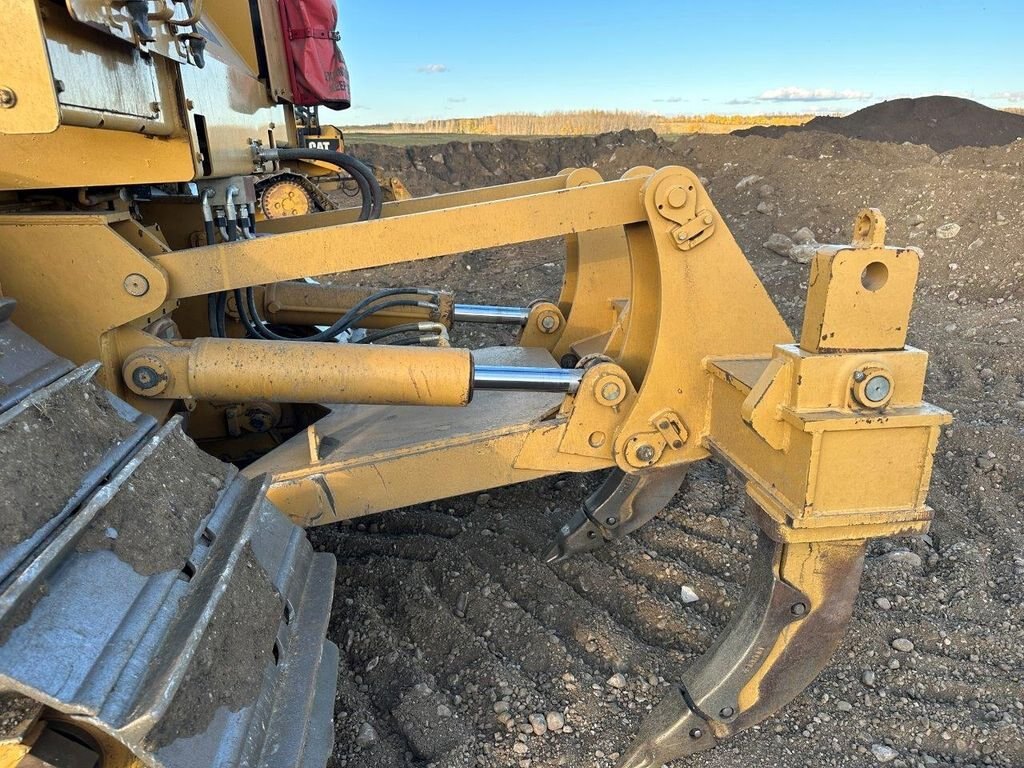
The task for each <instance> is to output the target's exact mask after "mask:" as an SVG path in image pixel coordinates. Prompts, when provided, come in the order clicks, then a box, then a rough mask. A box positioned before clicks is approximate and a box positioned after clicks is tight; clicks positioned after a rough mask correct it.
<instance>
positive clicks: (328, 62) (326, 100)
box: [279, 0, 351, 109]
mask: <svg viewBox="0 0 1024 768" xmlns="http://www.w3.org/2000/svg"><path fill="white" fill-rule="evenodd" d="M279 4H280V9H281V25H282V26H283V27H284V44H285V52H286V54H287V58H288V73H289V75H290V77H291V81H292V102H293V103H294V104H296V105H297V106H300V107H314V106H318V105H323V106H325V107H330V108H331V109H348V107H349V106H350V104H351V97H350V95H349V84H348V67H347V66H345V57H344V56H342V55H341V48H339V47H338V41H339V40H340V39H341V35H340V34H339V33H338V32H337V28H338V7H337V5H336V3H335V0H279Z"/></svg>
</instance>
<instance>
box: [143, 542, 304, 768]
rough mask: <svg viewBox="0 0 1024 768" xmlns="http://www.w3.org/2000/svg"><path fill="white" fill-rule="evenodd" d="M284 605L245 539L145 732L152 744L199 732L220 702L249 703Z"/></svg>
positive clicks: (230, 705)
mask: <svg viewBox="0 0 1024 768" xmlns="http://www.w3.org/2000/svg"><path fill="white" fill-rule="evenodd" d="M186 599H187V598H186ZM283 610H284V600H283V599H282V598H281V595H280V594H279V593H278V592H277V590H276V589H275V588H274V585H273V584H272V583H271V581H270V578H269V577H268V576H267V572H266V571H265V570H263V566H261V565H260V564H259V561H258V560H257V559H256V556H255V555H254V554H253V552H252V549H251V547H250V546H249V545H248V544H246V545H245V549H244V550H243V551H242V555H241V557H240V559H239V562H238V565H237V566H236V570H235V572H234V573H233V574H232V576H231V579H230V581H229V582H228V586H227V589H226V591H225V593H224V595H223V597H221V600H220V603H219V604H218V606H217V612H216V613H215V614H214V615H213V618H212V619H211V620H210V623H209V625H208V626H207V627H206V631H205V632H204V633H203V636H202V639H200V641H199V646H198V648H197V649H196V653H195V656H194V658H193V659H192V663H191V665H190V666H189V668H188V671H187V672H186V675H185V679H184V680H183V681H182V683H181V687H180V688H179V689H178V692H177V694H176V695H175V697H174V701H172V702H171V706H170V708H169V709H168V711H167V714H166V716H165V717H164V718H163V719H162V720H160V722H159V724H158V725H157V727H156V728H155V729H154V730H153V732H151V733H150V734H149V737H148V738H149V740H150V741H151V743H152V744H153V745H154V747H155V748H157V749H159V748H160V747H162V746H165V745H167V744H170V743H171V742H173V741H176V740H177V739H181V738H188V737H190V736H195V735H196V734H200V733H203V732H204V731H205V730H206V729H207V728H208V727H209V724H210V721H211V720H212V719H213V716H214V714H215V713H216V712H217V710H218V709H219V708H221V707H226V708H227V709H228V710H230V711H232V712H237V711H238V710H240V709H242V708H243V707H246V706H248V705H250V704H252V703H253V701H254V700H255V699H256V697H257V695H258V694H259V692H260V688H261V687H262V685H263V675H262V674H260V673H261V671H262V670H264V669H265V668H266V666H267V665H268V664H272V663H274V639H275V636H276V634H277V630H278V627H279V626H280V623H281V616H282V611H283Z"/></svg>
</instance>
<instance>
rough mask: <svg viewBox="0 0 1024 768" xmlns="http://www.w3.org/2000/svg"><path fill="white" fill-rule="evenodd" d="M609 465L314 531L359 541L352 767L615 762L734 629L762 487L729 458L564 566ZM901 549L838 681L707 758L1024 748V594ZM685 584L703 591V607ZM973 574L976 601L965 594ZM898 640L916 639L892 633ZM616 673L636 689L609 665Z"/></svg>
mask: <svg viewBox="0 0 1024 768" xmlns="http://www.w3.org/2000/svg"><path fill="white" fill-rule="evenodd" d="M594 482H595V479H593V478H590V479H586V478H584V479H580V478H572V477H570V478H566V479H562V480H557V481H556V480H549V481H540V482H537V483H531V484H527V485H523V486H520V487H517V488H509V489H502V490H497V491H494V492H492V493H491V494H487V495H486V496H484V497H480V498H473V497H466V498H460V499H455V500H451V501H450V502H443V503H440V504H435V505H431V506H429V507H425V508H420V509H416V510H406V511H397V512H393V513H389V514H385V515H383V516H380V517H377V518H371V519H369V520H367V521H360V522H358V523H357V524H355V525H353V526H351V527H345V528H341V527H333V528H327V529H318V530H316V531H313V532H311V536H312V539H313V542H314V545H315V546H316V547H317V548H320V549H326V550H329V551H332V552H334V553H336V554H337V556H338V558H339V576H338V593H337V596H336V600H335V609H334V616H333V620H332V625H331V636H332V637H333V638H334V639H335V641H336V642H338V643H339V645H341V647H342V673H341V676H340V680H339V707H340V711H339V722H338V729H339V733H338V740H337V747H336V751H335V755H334V760H333V761H332V765H336V766H342V765H345V766H376V765H395V766H398V765H426V764H435V765H444V766H447V765H451V766H456V765H480V766H507V765H527V764H529V765H531V766H549V765H550V766H555V765H573V766H576V765H597V766H610V765H613V764H614V762H615V759H616V757H617V756H618V753H619V752H620V751H621V750H623V749H624V747H625V746H626V744H627V743H628V740H629V738H630V736H631V734H632V733H633V732H634V731H635V729H636V727H637V726H638V725H639V723H640V721H641V720H642V718H643V716H644V714H645V713H646V712H647V710H648V708H649V707H650V706H651V705H652V704H654V703H655V702H656V701H657V700H658V699H659V698H660V695H661V691H662V690H663V686H664V685H665V683H666V681H671V680H673V679H678V675H679V673H680V671H681V670H682V669H684V668H685V667H686V665H687V664H688V663H689V661H690V660H691V659H692V658H694V656H695V655H697V654H698V653H699V652H701V651H702V650H703V649H704V648H705V647H706V646H707V645H708V644H709V642H710V640H711V639H712V638H713V637H714V636H715V634H717V633H718V632H719V631H721V629H722V628H723V627H724V626H725V623H726V621H727V618H728V616H729V613H730V610H731V608H732V606H733V605H734V603H735V601H736V600H737V599H738V598H739V595H740V593H741V590H742V584H743V582H744V580H745V577H746V567H747V563H748V562H749V558H750V554H751V552H752V550H753V546H754V542H755V538H754V532H753V529H752V528H751V527H750V526H749V525H748V524H747V522H746V521H745V520H744V518H743V516H742V514H741V512H740V507H739V504H740V500H741V496H740V489H739V488H738V487H737V486H734V485H732V484H730V482H729V480H728V478H726V476H725V473H724V471H723V470H721V469H720V468H719V467H717V466H715V465H711V464H708V465H704V466H700V467H698V468H696V469H695V470H694V471H693V472H692V473H691V477H690V479H689V481H688V484H687V486H684V491H683V492H682V493H681V494H680V495H679V496H678V497H677V498H676V500H675V501H674V503H673V505H672V507H671V508H670V509H669V510H668V511H667V512H666V513H663V514H662V515H661V516H659V518H657V519H655V520H654V521H653V522H652V523H650V524H649V525H648V526H647V527H645V528H644V529H642V530H641V531H640V532H639V533H638V534H637V535H635V536H634V537H633V538H632V539H630V540H626V541H624V542H621V543H620V544H619V545H618V546H614V547H610V548H607V549H605V550H604V551H601V552H599V553H596V554H595V555H587V556H582V557H577V558H575V559H573V560H570V561H568V562H566V563H564V564H560V565H556V566H554V567H548V566H545V565H544V564H543V563H542V562H541V557H540V556H541V553H542V552H543V551H544V549H545V548H546V546H547V545H548V543H549V542H550V540H551V537H553V536H554V533H555V531H556V530H557V527H558V526H559V525H560V524H561V522H563V520H564V519H565V518H566V517H567V516H568V514H569V511H570V510H571V509H572V506H573V504H574V503H575V502H576V500H578V499H579V498H581V497H582V495H583V493H584V488H583V487H581V486H582V485H583V484H585V485H586V486H587V489H589V488H591V487H592V486H593V484H594ZM481 500H482V501H483V502H485V503H480V501H481ZM941 530H942V528H941V525H940V526H939V531H941ZM1008 546H1012V544H1011V543H1009V542H1008ZM905 547H906V542H903V543H901V544H900V546H899V549H900V550H904V549H905ZM890 549H893V545H891V544H885V545H883V544H877V545H873V547H872V550H871V554H872V555H873V557H871V558H869V564H868V566H867V573H866V576H865V584H864V590H863V594H862V597H861V599H860V600H859V601H858V605H857V609H856V616H855V619H854V624H853V626H852V629H851V632H850V635H849V636H848V637H847V639H846V641H845V642H844V644H843V646H842V647H841V650H840V652H839V653H838V654H837V655H836V658H835V659H834V661H833V663H832V665H831V666H830V667H829V668H828V669H827V670H826V671H825V673H824V675H823V676H822V678H820V679H819V681H818V682H817V683H815V684H814V685H813V686H812V687H811V688H810V689H809V690H808V691H806V692H805V693H804V694H803V695H801V696H800V697H799V698H798V699H797V701H796V702H795V703H794V704H793V705H792V706H791V707H790V708H788V709H787V710H784V711H783V713H782V714H781V715H779V716H777V717H775V718H773V719H771V720H769V721H768V722H767V723H765V724H764V725H762V726H761V727H760V728H759V729H755V730H754V731H752V732H750V733H747V734H743V735H741V736H740V737H738V738H737V739H735V740H734V741H733V742H730V744H729V746H727V747H723V748H720V749H718V750H716V751H713V752H711V753H706V754H704V755H701V756H698V757H696V758H693V759H692V760H690V761H688V762H686V763H685V764H686V765H697V766H722V767H723V768H724V766H735V765H743V766H755V767H756V766H764V767H765V768H767V767H768V766H773V767H776V766H780V765H782V766H789V765H815V766H819V765H837V766H851V765H864V766H868V765H877V764H878V763H879V757H878V755H881V756H882V758H883V759H891V761H892V764H894V765H905V766H917V765H922V766H923V765H934V764H943V765H982V764H985V765H995V766H1007V767H1008V766H1018V765H1021V764H1024V746H1022V744H1024V740H1022V729H1021V714H1022V712H1021V707H1022V706H1024V705H1022V704H1021V680H1020V675H1021V670H1020V669H1003V668H1001V667H1000V658H1001V652H1000V649H1001V648H1006V647H1008V645H1009V644H1012V643H1020V642H1021V641H1022V640H1024V638H1022V637H1021V636H1020V634H1019V631H1018V633H1017V634H1016V636H1012V633H1011V636H1007V635H1006V632H1005V627H1006V626H1008V625H1007V624H1006V623H1005V622H1003V621H1000V619H999V612H1000V610H1005V611H1009V610H1011V606H1009V605H1008V604H1007V603H1006V602H1005V601H1004V599H1003V597H1002V596H1001V595H1002V594H1004V593H1005V589H1006V587H1005V586H1004V585H1005V581H1004V582H1002V583H1001V584H1000V583H997V582H996V581H995V580H993V577H994V576H995V574H994V573H992V572H991V571H989V572H983V573H979V572H978V571H977V570H976V569H972V568H971V567H970V566H969V565H967V564H964V563H962V562H961V561H959V560H957V559H955V558H952V557H949V558H947V557H939V558H938V559H937V560H936V562H933V563H932V564H931V565H929V563H928V558H929V554H934V553H935V552H932V551H931V550H930V549H929V548H928V547H927V546H926V545H921V546H920V548H919V549H918V550H917V551H920V552H921V553H922V555H923V557H924V563H923V565H922V566H921V567H916V566H914V565H913V564H910V565H907V564H903V563H901V562H900V560H901V558H905V555H898V556H896V557H895V558H892V557H891V556H890V557H889V558H886V557H885V553H886V552H887V551H888V550H890ZM937 551H938V550H936V552H937ZM915 554H916V552H915ZM911 559H912V558H911ZM933 559H934V558H933ZM1008 563H1009V565H1008V568H1007V572H1008V573H1009V574H1011V575H1012V573H1013V567H1014V566H1013V560H1012V558H1009V559H1008ZM964 565H967V567H964ZM989 582H990V583H989ZM683 587H688V588H690V589H692V590H694V591H695V592H696V593H697V594H698V595H699V596H700V600H699V601H698V602H695V603H691V604H687V603H684V602H683V600H682V599H681V589H682V588H683ZM959 589H963V590H964V592H966V593H969V594H971V595H973V596H974V597H973V599H971V600H966V601H956V600H955V599H951V598H953V595H954V593H958V590H959ZM979 591H980V595H979ZM882 596H886V599H888V600H889V601H890V607H889V609H888V610H882V609H880V608H879V607H878V606H877V605H876V604H875V599H876V598H878V597H882ZM979 601H984V602H985V603H987V604H989V606H990V607H991V608H994V609H995V610H994V612H988V611H980V610H978V606H979ZM1003 606H1005V608H1001V607H1003ZM897 637H901V638H908V639H911V640H912V642H913V643H914V645H915V648H914V650H913V651H911V652H909V653H904V652H899V651H896V650H894V649H892V648H891V645H890V644H891V641H892V640H894V639H895V638H897ZM1005 658H1012V657H1009V656H1006V657H1005ZM1003 666H1004V667H1005V666H1006V665H1005V664H1004V665H1003ZM865 672H870V673H871V674H872V675H873V676H874V677H873V679H872V677H871V675H867V676H865ZM616 673H622V674H623V675H624V677H625V687H624V688H617V687H615V683H618V682H619V681H618V680H612V682H611V683H610V682H609V680H610V679H612V676H613V675H614V674H616ZM865 680H867V682H868V683H869V684H865V682H864V681H865ZM500 702H507V714H506V713H505V712H506V704H505V703H500ZM548 712H555V713H558V714H560V715H562V716H564V718H565V723H566V725H567V726H568V727H567V729H565V732H561V733H557V734H553V733H551V732H546V733H543V734H537V733H536V732H534V731H533V729H531V728H530V725H529V721H528V718H529V715H530V714H533V713H539V714H546V713H548ZM556 724H557V720H556ZM538 730H542V729H538ZM524 731H527V732H526V733H524ZM360 732H362V735H363V739H362V744H363V745H364V746H357V745H356V742H355V738H356V736H357V735H359V734H360ZM730 747H735V749H738V750H739V754H740V755H742V758H741V759H740V762H737V759H738V758H737V753H736V752H735V751H734V750H733V749H730ZM872 748H874V750H875V751H872ZM889 749H891V750H893V751H892V753H890V752H888V751H887V750H889ZM526 761H529V763H527V762H526Z"/></svg>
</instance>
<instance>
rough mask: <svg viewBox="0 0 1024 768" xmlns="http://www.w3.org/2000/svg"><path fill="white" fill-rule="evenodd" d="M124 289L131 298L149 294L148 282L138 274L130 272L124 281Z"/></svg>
mask: <svg viewBox="0 0 1024 768" xmlns="http://www.w3.org/2000/svg"><path fill="white" fill-rule="evenodd" d="M124 289H125V290H126V291H127V292H128V294H129V295H131V296H145V295H146V294H147V293H149V280H147V279H146V278H145V277H144V276H142V275H140V274H139V273H138V272H132V273H131V274H130V275H128V277H126V278H125V279H124Z"/></svg>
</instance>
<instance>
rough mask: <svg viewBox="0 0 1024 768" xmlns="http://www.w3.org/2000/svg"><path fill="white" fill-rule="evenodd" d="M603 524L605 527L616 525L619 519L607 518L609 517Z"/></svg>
mask: <svg viewBox="0 0 1024 768" xmlns="http://www.w3.org/2000/svg"><path fill="white" fill-rule="evenodd" d="M604 522H605V524H606V525H617V524H618V522H619V519H618V518H617V517H611V516H609V517H606V518H605V521H604Z"/></svg>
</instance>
